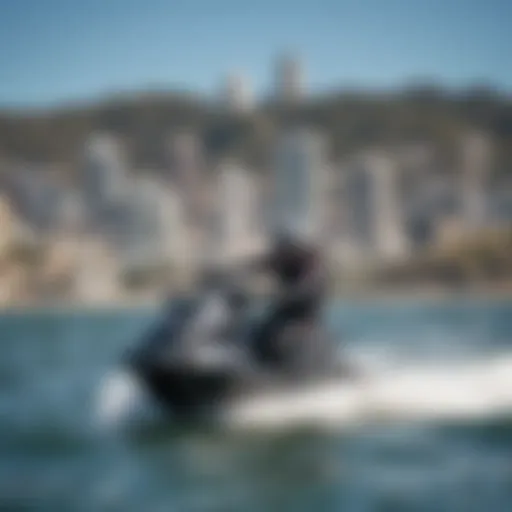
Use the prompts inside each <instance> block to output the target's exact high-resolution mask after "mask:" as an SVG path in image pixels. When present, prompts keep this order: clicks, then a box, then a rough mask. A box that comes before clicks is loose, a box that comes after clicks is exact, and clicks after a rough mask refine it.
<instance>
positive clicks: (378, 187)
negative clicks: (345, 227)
mask: <svg viewBox="0 0 512 512" xmlns="http://www.w3.org/2000/svg"><path fill="white" fill-rule="evenodd" d="M364 163H365V166H366V168H367V172H368V173H369V174H370V179H371V181H372V203H373V204H372V206H373V208H372V209H373V212H372V223H373V233H374V243H375V249H376V250H377V253H378V255H379V256H380V257H382V258H384V259H395V258H401V257H403V256H405V255H406V254H407V252H408V240H407V236H406V232H405V223H404V220H405V219H404V215H403V204H402V199H401V196H400V190H399V182H398V168H397V164H396V162H394V161H393V159H392V158H391V156H389V155H387V154H384V153H378V152H374V153H370V154H368V155H365V157H364Z"/></svg>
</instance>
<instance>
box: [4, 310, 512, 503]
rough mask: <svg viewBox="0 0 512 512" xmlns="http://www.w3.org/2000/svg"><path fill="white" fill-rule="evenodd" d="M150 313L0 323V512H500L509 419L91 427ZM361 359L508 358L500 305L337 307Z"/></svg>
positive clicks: (511, 321)
mask: <svg viewBox="0 0 512 512" xmlns="http://www.w3.org/2000/svg"><path fill="white" fill-rule="evenodd" d="M150 321H151V314H149V313H147V312H135V313H134V312H130V313H127V312H106V311H105V312H101V313H69V312H68V313H58V312H49V311H47V312H40V313H37V314H36V313H30V314H28V313H27V314H23V313H11V314H4V315H3V316H1V317H0V338H1V344H2V355H1V358H0V510H37V511H52V512H53V511H66V510H70V511H74V510H77V511H96V510H98V511H103V510H105V511H110V510H112V511H114V510H115V511H126V512H128V511H132V510H133V511H144V512H146V511H147V512H151V511H203V510H204V511H229V510H240V511H246V510H247V511H251V510H254V511H267V510H268V511H271V510H294V511H295V510H297V511H302V510H304V511H310V510H315V511H324V510H325V511H331V510H347V511H432V512H438V511H459V510H460V511H482V510H489V511H504V512H506V511H510V510H512V422H509V421H507V420H500V421H497V420H491V419H486V418H481V419H480V420H479V421H478V422H473V423H463V422H460V423H452V424H443V423H429V424H421V423H415V424H403V423H402V424H395V425H393V424H390V425H387V426H385V427H384V426H378V425H370V424H369V425H367V426H365V427H361V428H359V429H358V430H357V431H351V432H350V431H349V432H347V431H345V432H343V433H341V432H340V433H338V434H335V433H333V432H330V433H322V432H305V431H297V430H293V429H292V428H290V430H289V431H285V432H283V431H280V432H279V433H277V432H276V433H274V434H273V433H269V432H266V433H259V434H258V433H254V432H252V433H249V432H243V431H240V432H237V433H236V434H235V433H230V434H227V433H222V432H198V431H195V432H192V431H188V432H183V431H176V430H175V429H173V428H172V427H171V426H168V425H166V424H164V423H157V424H154V425H152V426H151V427H146V428H144V429H142V430H141V429H137V430H133V431H124V432H122V433H119V432H118V433H116V432H110V431H103V430H101V429H99V428H94V421H93V409H94V401H95V397H96V395H97V391H98V385H99V382H101V379H102V378H103V376H104V375H105V373H106V372H108V370H109V369H110V368H111V367H112V365H113V364H114V363H115V361H116V359H117V357H118V356H119V354H120V353H121V351H122V350H123V348H124V347H126V346H127V344H129V343H130V342H131V341H132V340H134V339H136V337H137V334H138V333H139V332H141V331H142V330H143V329H144V327H145V326H146V325H147V324H148V322H150ZM329 321H330V324H331V326H332V328H333V330H335V331H336V332H337V333H338V334H339V335H340V337H342V339H343V344H344V345H345V348H346V350H347V351H348V352H350V353H351V354H356V355H358V357H360V359H361V360H363V361H367V362H368V364H383V363H385V364H398V363H399V364H401V365H404V364H405V365H407V364H408V362H409V361H424V360H427V359H428V360H431V361H432V360H433V361H435V360H436V359H439V360H442V361H443V362H444V363H446V361H447V360H449V359H450V358H452V359H453V360H457V359H466V358H471V359H475V358H476V359H479V358H480V359H483V358H484V357H486V356H487V355H489V354H503V355H504V356H505V355H506V354H510V353H511V352H512V303H505V302H499V303H498V302H494V303H484V302H478V301H473V302H464V303H463V302H458V303H442V304H438V305H426V304H421V303H408V304H405V305H404V304H402V305H399V304H396V305H392V306H391V305H388V306H383V305H375V304H374V305H372V304H359V305H351V304H339V305H337V306H336V307H333V308H332V311H330V315H329Z"/></svg>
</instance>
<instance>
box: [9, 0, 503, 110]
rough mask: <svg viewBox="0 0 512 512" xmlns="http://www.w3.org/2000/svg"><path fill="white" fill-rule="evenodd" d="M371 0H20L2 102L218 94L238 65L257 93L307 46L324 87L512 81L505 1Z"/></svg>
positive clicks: (310, 72)
mask: <svg viewBox="0 0 512 512" xmlns="http://www.w3.org/2000/svg"><path fill="white" fill-rule="evenodd" d="M385 7H386V9H385V10H383V6H382V4H381V3H379V2H377V1H376V0H369V1H367V2H365V3H364V5H362V3H356V2H353V1H348V0H347V1H340V2H334V1H330V0H325V1H323V2H314V3H313V2H309V1H303V2H296V3H294V2H291V0H283V1H282V2H279V3H278V4H275V3H270V2H268V1H267V0H265V1H263V2H260V3H259V4H258V5H256V4H248V3H245V4H244V3H243V2H235V1H232V0H222V1H220V2H216V3H215V5H214V4H210V3H207V2H204V1H200V0H195V1H189V2H173V3H172V4H170V3H168V2H164V1H163V0H154V1H153V2H152V3H151V7H149V8H148V6H147V5H146V4H145V3H142V2H141V1H140V0H127V1H120V0H111V1H110V2H108V4H106V3H104V2H99V1H98V0H91V1H90V2H88V3H87V5H85V4H82V3H78V2H64V1H62V0H46V1H44V2H36V1H35V0H23V1H17V2H14V1H10V0H8V1H7V2H3V3H2V7H1V8H0V13H1V16H0V44H1V45H2V47H3V48H7V49H9V51H5V52H3V53H2V55H1V56H0V70H1V71H2V75H3V79H2V82H1V83H0V107H27V108H28V107H38V106H51V105H53V104H59V103H66V102H73V101H80V100H94V99H95V98H98V97H102V96H105V95H109V94H112V93H115V92H131V91H138V90H147V89H185V90H193V91H196V92H198V93H200V94H208V95H215V92H216V91H218V85H219V83H220V82H221V81H222V80H223V78H224V77H225V76H226V75H227V74H228V73H229V72H230V71H231V70H232V69H240V70H242V71H243V73H244V75H245V76H247V77H248V79H249V80H251V85H252V88H253V89H254V91H255V95H256V96H257V97H261V96H262V95H266V94H268V92H269V88H273V87H274V80H273V79H272V76H273V72H274V71H273V67H272V62H274V60H275V59H276V58H278V57H279V56H280V55H281V54H282V53H283V52H285V53H286V52H288V51H291V52H293V53H296V54H297V55H299V56H300V57H301V59H302V61H303V62H304V63H305V65H306V68H307V83H306V84H305V85H306V86H307V89H308V90H310V91H312V92H313V93H317V92H322V91H325V90H326V89H329V88H336V87H368V88H388V87H396V86H401V85H405V84H407V83H409V82H411V81H412V82H414V81H418V80H435V81H437V82H440V83H441V84H443V85H445V86H447V87H461V86H466V85H471V84H478V83H489V84H491V85H493V86H496V87H497V88H500V89H504V90H508V91H509V90H511V89H512V70H511V69H510V67H508V66H506V63H507V54H508V51H509V49H510V48H511V47H512V35H511V34H510V31H509V30H508V20H509V19H510V15H511V14H512V5H510V4H509V3H508V2H506V1H504V0H493V1H491V2H487V3H485V4H484V3H482V2H476V1H473V0H470V1H462V0H451V1H450V2H440V1H438V0H433V1H431V2H428V5H426V3H424V2H419V1H415V2H407V3H406V2H403V1H393V2H391V3H388V4H386V6H385Z"/></svg>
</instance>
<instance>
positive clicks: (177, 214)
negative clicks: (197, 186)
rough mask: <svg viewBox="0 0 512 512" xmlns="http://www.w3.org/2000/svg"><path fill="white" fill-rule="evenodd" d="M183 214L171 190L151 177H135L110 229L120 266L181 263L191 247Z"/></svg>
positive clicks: (177, 198) (178, 201) (176, 196)
mask: <svg viewBox="0 0 512 512" xmlns="http://www.w3.org/2000/svg"><path fill="white" fill-rule="evenodd" d="M184 213H185V212H184V209H183V202H182V200H181V197H180V195H179V194H178V193H177V192H176V191H175V190H174V189H172V188H170V187H168V186H165V185H164V184H162V183H160V182H158V181H156V180H153V179H149V178H138V179H136V180H135V181H134V183H133V187H132V190H131V192H130V194H129V195H128V196H127V197H126V198H125V201H124V202H123V203H122V204H121V205H120V206H119V209H118V211H117V212H116V222H115V224H113V225H112V228H111V235H110V239H111V241H112V243H113V245H114V246H115V247H116V249H117V252H118V254H119V259H120V262H121V266H122V268H138V267H151V266H159V265H173V264H176V265H183V264H185V263H186V262H187V261H188V260H189V259H190V257H191V252H192V250H191V248H190V247H189V238H188V233H187V226H186V223H185V218H184V217H185V215H184Z"/></svg>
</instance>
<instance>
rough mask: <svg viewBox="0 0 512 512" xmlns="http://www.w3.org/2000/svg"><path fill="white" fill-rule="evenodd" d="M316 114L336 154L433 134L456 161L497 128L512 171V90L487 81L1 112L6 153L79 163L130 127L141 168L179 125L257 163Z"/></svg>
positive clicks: (126, 135)
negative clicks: (301, 96)
mask: <svg viewBox="0 0 512 512" xmlns="http://www.w3.org/2000/svg"><path fill="white" fill-rule="evenodd" d="M297 121H300V122H307V123H309V124H310V125H313V126H314V127H317V128H320V129H321V130H322V131H323V132H324V133H325V134H326V136H327V139H328V141H329V148H330V151H331V156H333V157H334V158H339V157H343V155H345V154H347V153H349V152H351V151H353V150H357V149H358V148H361V147H364V146H367V145H368V144H374V143H377V144H385V145H389V144H391V145H392V144H396V143H402V142H408V141H417V140H421V141H424V140H428V141H431V142H433V143H435V145H436V146H437V147H438V148H439V149H440V153H441V155H442V158H443V159H445V161H447V162H449V161H450V160H451V158H452V157H453V155H454V154H455V150H456V148H457V140H458V136H459V135H460V134H461V133H462V132H463V130H464V129H465V128H467V127H478V128H481V129H484V130H486V131H488V132H489V133H490V134H491V135H492V137H493V140H494V142H495V147H496V159H495V171H496V172H497V173H505V172H509V171H510V170H512V98H511V97H510V96H506V95H502V94H501V95H500V94H498V93H497V92H493V91H492V90H489V89H485V88H480V89H478V88H473V89H470V90H465V91H462V90H461V91H446V90H443V89H440V88H435V87H415V88H409V89H407V90H402V91H395V92H387V93H375V92H367V93H364V92H357V93H354V92H348V91H345V92H340V93H336V94H331V95H329V96H324V97H317V98H314V99H311V100H310V101H308V102H307V103H304V104H301V105H300V106H297V107H287V108H285V107H283V106H279V105H273V104H272V103H270V102H267V103H266V104H263V105H261V106H260V107H259V108H258V109H257V110H255V111H253V112H251V113H248V114H244V115H234V114H228V113H226V112H222V111H220V110H219V108H218V107H215V106H213V105H212V104H209V103H207V102H206V101H204V100H202V99H200V98H196V97H194V96H190V95H185V94H171V93H159V94H145V95H137V96H131V97H130V96H126V97H118V98H113V99H110V100H105V101H103V102H99V103H96V104H88V105H81V106H68V107H62V108H59V109H55V110H50V111H44V112H43V111H40V112H37V113H35V112H4V113H1V112H0V157H3V158H8V159H11V158H12V159H24V160H29V161H38V162H59V163H64V164H69V165H71V166H72V165H73V164H74V162H75V160H76V158H77V155H79V151H80V148H81V145H82V143H83V141H84V140H85V138H86V137H87V134H88V133H90V132H91V131H93V130H103V129H106V130H111V131H113V132H115V133H117V134H119V135H121V136H122V137H123V139H124V141H125V143H126V147H127V150H128V154H129V157H130V159H131V160H132V161H133V163H134V164H135V165H136V166H138V167H148V166H149V167H155V166H156V167H158V166H162V165H165V163H166V156H165V141H166V138H167V137H168V136H169V135H170V134H172V133H173V132H174V131H176V130H180V129H183V128H191V129H194V130H196V131H197V132H198V133H199V134H201V136H202V138H203V141H204V144H205V146H206V149H207V154H208V156H209V157H210V158H213V159H215V158H216V157H218V156H223V155H227V154H236V155H238V156H241V157H242V158H243V159H244V160H246V161H248V162H249V163H251V164H253V165H257V166H259V165H261V164H262V163H263V162H265V160H266V156H267V153H268V150H269V148H270V142H271V139H272V134H273V133H274V132H275V131H276V130H277V129H278V128H279V127H280V126H282V125H284V124H287V123H293V122H297Z"/></svg>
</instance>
